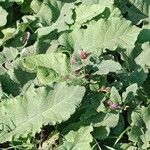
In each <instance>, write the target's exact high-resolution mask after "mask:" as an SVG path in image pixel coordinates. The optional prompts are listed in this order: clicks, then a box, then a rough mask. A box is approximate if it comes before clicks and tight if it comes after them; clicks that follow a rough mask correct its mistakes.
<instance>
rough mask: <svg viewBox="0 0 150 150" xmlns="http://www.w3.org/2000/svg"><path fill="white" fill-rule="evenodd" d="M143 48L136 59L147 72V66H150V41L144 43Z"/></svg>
mask: <svg viewBox="0 0 150 150" xmlns="http://www.w3.org/2000/svg"><path fill="white" fill-rule="evenodd" d="M142 48H143V51H142V52H141V54H140V55H138V56H137V57H136V58H135V61H136V63H137V64H139V65H140V66H141V67H142V68H143V69H144V70H145V71H146V72H147V68H150V59H149V58H150V43H149V42H147V43H144V44H143V45H142Z"/></svg>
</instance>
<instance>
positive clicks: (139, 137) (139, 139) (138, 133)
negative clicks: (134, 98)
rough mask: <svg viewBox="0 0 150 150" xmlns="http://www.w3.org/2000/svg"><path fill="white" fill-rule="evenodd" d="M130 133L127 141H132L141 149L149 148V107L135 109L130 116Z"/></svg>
mask: <svg viewBox="0 0 150 150" xmlns="http://www.w3.org/2000/svg"><path fill="white" fill-rule="evenodd" d="M131 119H132V123H131V126H132V128H131V132H130V133H129V140H131V141H134V142H136V143H137V144H138V146H139V147H140V148H142V149H147V148H149V147H150V138H149V137H150V107H149V106H148V107H142V108H137V109H135V110H134V111H133V112H132V114H131Z"/></svg>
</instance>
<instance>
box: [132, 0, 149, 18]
mask: <svg viewBox="0 0 150 150" xmlns="http://www.w3.org/2000/svg"><path fill="white" fill-rule="evenodd" d="M129 1H130V2H131V3H132V4H133V6H134V7H136V8H137V9H138V10H139V11H140V12H141V13H143V14H144V15H145V16H147V17H148V16H149V17H150V1H149V0H129Z"/></svg>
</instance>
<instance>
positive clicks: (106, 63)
mask: <svg viewBox="0 0 150 150" xmlns="http://www.w3.org/2000/svg"><path fill="white" fill-rule="evenodd" d="M121 69H122V67H121V65H120V64H119V63H118V62H116V61H113V60H103V61H102V62H101V63H100V64H99V65H98V71H97V72H96V74H100V75H103V74H108V73H110V72H117V71H120V70H121Z"/></svg>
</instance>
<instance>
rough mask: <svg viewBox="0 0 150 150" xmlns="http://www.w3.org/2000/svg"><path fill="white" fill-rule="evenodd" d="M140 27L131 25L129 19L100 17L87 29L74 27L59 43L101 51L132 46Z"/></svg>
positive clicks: (75, 47)
mask: <svg viewBox="0 0 150 150" xmlns="http://www.w3.org/2000/svg"><path fill="white" fill-rule="evenodd" d="M139 32H140V29H139V28H137V27H135V26H131V23H130V21H127V20H125V19H120V18H116V17H114V18H113V17H112V18H111V19H109V20H107V21H106V20H103V19H100V20H99V21H97V22H92V23H90V24H89V25H88V26H87V29H74V30H73V31H72V32H71V33H68V34H63V35H62V36H61V37H60V38H59V41H60V44H61V45H63V46H65V47H66V48H70V47H71V48H73V49H74V50H76V51H78V50H81V49H84V50H86V51H88V52H95V53H96V52H97V53H101V52H102V50H103V49H106V48H107V49H110V50H115V49H116V48H117V47H121V48H133V47H134V43H135V41H136V40H137V36H138V34H139Z"/></svg>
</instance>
